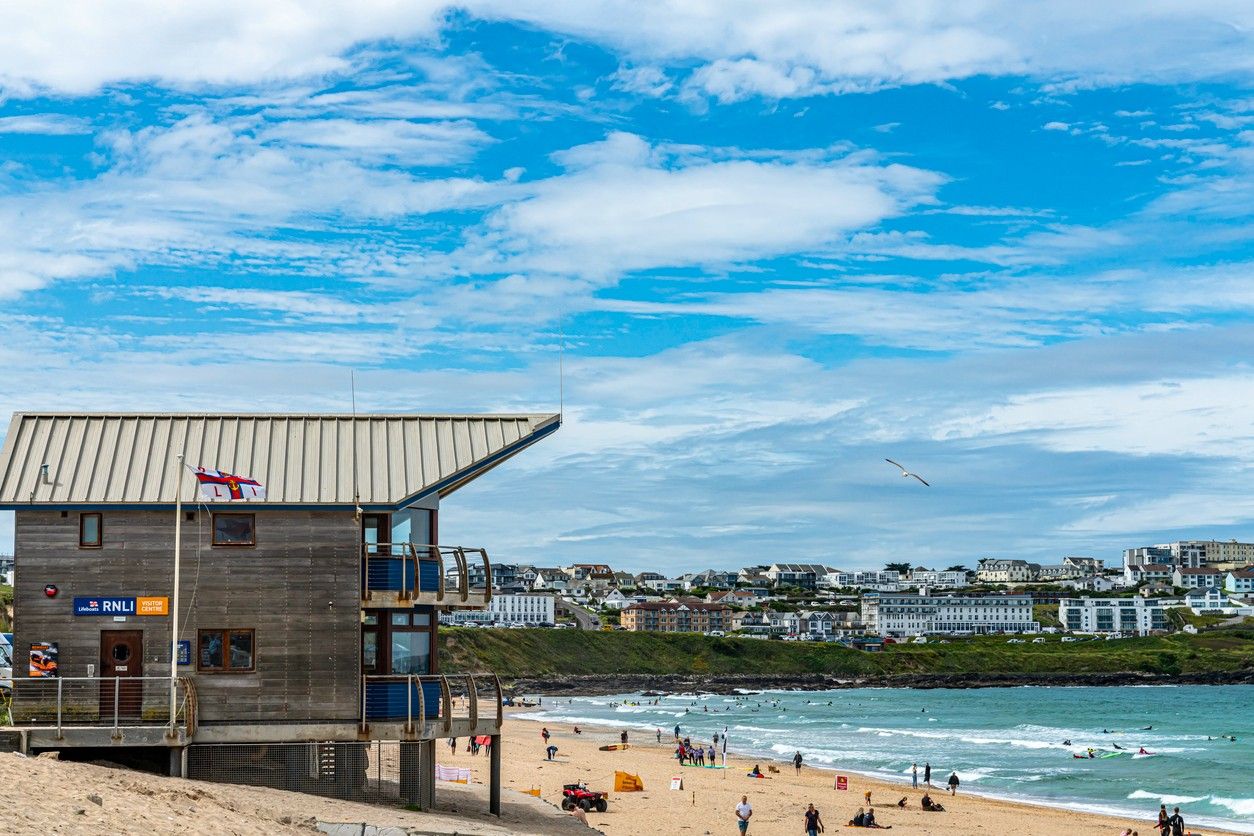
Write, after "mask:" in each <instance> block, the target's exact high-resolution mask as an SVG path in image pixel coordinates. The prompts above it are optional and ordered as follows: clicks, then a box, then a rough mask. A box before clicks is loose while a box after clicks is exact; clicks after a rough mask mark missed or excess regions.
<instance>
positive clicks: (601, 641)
mask: <svg viewBox="0 0 1254 836" xmlns="http://www.w3.org/2000/svg"><path fill="white" fill-rule="evenodd" d="M1248 623H1249V622H1248V621H1247V624H1248ZM440 641H441V644H442V645H443V646H442V649H441V660H442V669H443V671H444V672H446V673H455V672H470V671H495V672H496V673H498V674H499V675H500V676H501V677H502V678H504V679H514V678H519V677H553V676H564V675H566V676H575V675H589V674H602V675H610V674H627V675H650V674H657V675H661V674H705V675H716V676H717V675H733V674H755V675H771V676H791V675H804V674H824V675H827V676H835V677H862V676H871V677H875V676H890V675H895V674H968V673H970V674H1002V673H1004V674H1042V673H1068V674H1118V673H1147V674H1204V673H1212V672H1225V673H1227V672H1234V671H1252V670H1254V627H1242V628H1235V629H1225V630H1215V631H1211V632H1208V633H1203V634H1201V635H1196V636H1190V635H1185V634H1176V635H1171V636H1161V637H1147V638H1137V639H1121V640H1118V641H1079V642H1072V643H1063V642H1061V641H1060V640H1059V638H1058V637H1057V636H1051V637H1049V638H1048V639H1047V641H1046V643H1044V644H1032V643H1030V642H1029V643H1027V644H1007V643H1006V637H993V636H986V637H979V638H974V639H965V640H951V641H950V642H949V643H948V644H940V643H937V642H929V643H928V644H924V645H916V644H898V645H891V646H889V647H887V648H886V649H885V650H884V652H883V653H865V652H861V651H856V650H849V649H848V648H845V647H842V646H840V645H837V644H820V643H812V642H782V641H754V640H749V639H736V638H723V639H719V638H708V637H705V636H700V635H692V634H666V633H629V632H617V631H616V632H587V631H579V630H482V629H479V630H473V629H472V630H467V629H456V628H447V629H443V630H441V631H440Z"/></svg>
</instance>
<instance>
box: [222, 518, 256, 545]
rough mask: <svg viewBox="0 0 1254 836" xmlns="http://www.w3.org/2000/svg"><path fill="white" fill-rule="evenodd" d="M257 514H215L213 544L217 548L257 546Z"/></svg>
mask: <svg viewBox="0 0 1254 836" xmlns="http://www.w3.org/2000/svg"><path fill="white" fill-rule="evenodd" d="M256 527H257V517H256V515H255V514H214V515H213V544H214V545H215V546H253V545H256V544H257V532H256Z"/></svg>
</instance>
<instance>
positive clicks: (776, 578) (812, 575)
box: [763, 563, 830, 589]
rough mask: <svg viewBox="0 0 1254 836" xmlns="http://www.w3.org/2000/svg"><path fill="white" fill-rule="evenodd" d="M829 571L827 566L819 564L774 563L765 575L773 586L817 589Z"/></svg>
mask: <svg viewBox="0 0 1254 836" xmlns="http://www.w3.org/2000/svg"><path fill="white" fill-rule="evenodd" d="M829 571H830V570H829V568H828V567H827V566H823V565H822V564H819V563H772V564H771V565H770V566H769V567H767V570H766V572H764V573H763V574H765V575H766V578H767V580H768V581H770V583H771V585H772V586H776V587H779V586H797V587H801V588H802V589H815V588H817V587H818V585H819V578H823V577H826V575H827V573H828V572H829Z"/></svg>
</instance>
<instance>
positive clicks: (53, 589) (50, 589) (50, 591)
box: [44, 583, 60, 598]
mask: <svg viewBox="0 0 1254 836" xmlns="http://www.w3.org/2000/svg"><path fill="white" fill-rule="evenodd" d="M59 591H60V590H58V589H57V585H56V584H55V583H50V584H48V585H47V586H45V587H44V595H47V596H48V597H49V598H55V597H57V592H59Z"/></svg>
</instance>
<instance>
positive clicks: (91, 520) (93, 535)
mask: <svg viewBox="0 0 1254 836" xmlns="http://www.w3.org/2000/svg"><path fill="white" fill-rule="evenodd" d="M103 542H104V524H103V522H102V519H101V516H100V514H79V515H78V547H79V548H80V549H98V548H100V546H101V545H102V544H103Z"/></svg>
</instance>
